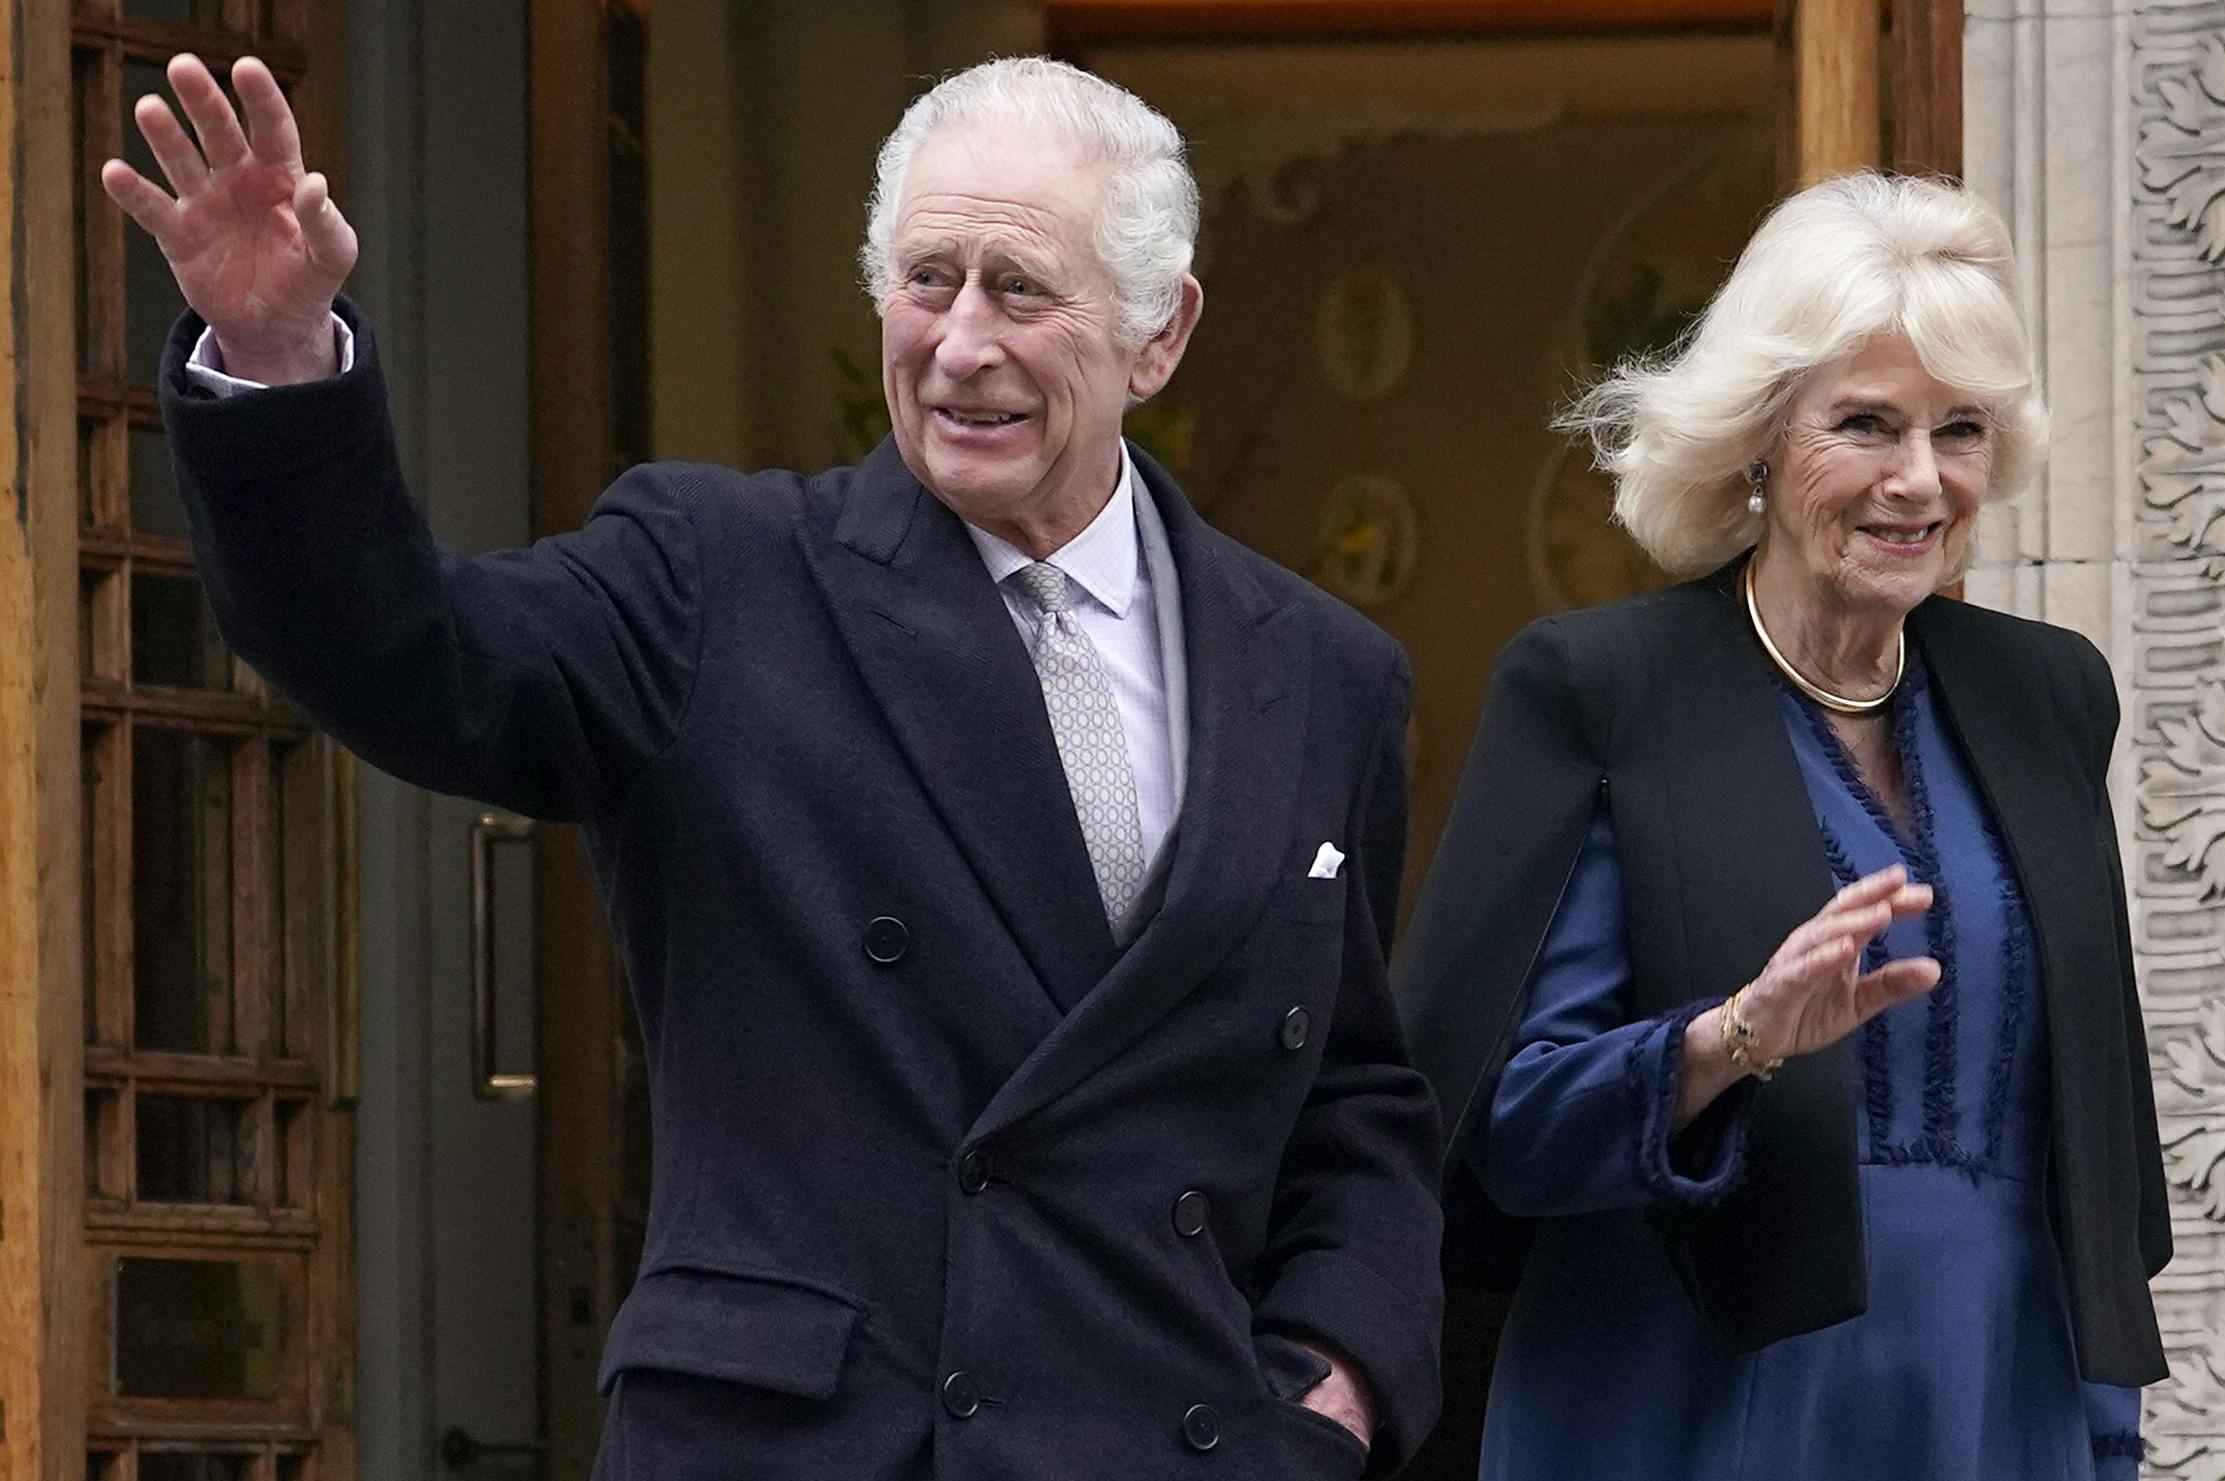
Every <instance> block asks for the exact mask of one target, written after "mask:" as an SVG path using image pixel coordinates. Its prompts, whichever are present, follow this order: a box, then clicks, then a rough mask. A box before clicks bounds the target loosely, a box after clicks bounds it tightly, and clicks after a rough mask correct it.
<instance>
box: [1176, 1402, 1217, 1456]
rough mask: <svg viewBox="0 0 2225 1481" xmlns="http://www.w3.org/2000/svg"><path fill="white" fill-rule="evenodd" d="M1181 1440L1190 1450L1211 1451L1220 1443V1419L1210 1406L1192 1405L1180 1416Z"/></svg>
mask: <svg viewBox="0 0 2225 1481" xmlns="http://www.w3.org/2000/svg"><path fill="white" fill-rule="evenodd" d="M1182 1438H1183V1439H1184V1440H1186V1441H1188V1442H1189V1446H1190V1448H1191V1449H1192V1450H1211V1449H1212V1448H1213V1447H1214V1446H1216V1445H1218V1444H1220V1443H1221V1417H1220V1416H1219V1415H1218V1414H1215V1413H1214V1412H1213V1410H1212V1406H1210V1405H1207V1404H1192V1405H1191V1406H1190V1412H1189V1413H1187V1414H1185V1415H1183V1416H1182Z"/></svg>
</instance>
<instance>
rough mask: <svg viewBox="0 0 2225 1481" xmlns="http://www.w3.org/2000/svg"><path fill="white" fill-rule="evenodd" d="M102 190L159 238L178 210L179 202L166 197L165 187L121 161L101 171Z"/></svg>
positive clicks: (116, 161) (148, 232)
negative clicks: (174, 212) (173, 213)
mask: <svg viewBox="0 0 2225 1481" xmlns="http://www.w3.org/2000/svg"><path fill="white" fill-rule="evenodd" d="M100 188H101V189H103V190H105V191H107V192H108V198H109V199H110V200H112V201H114V202H115V203H116V204H117V205H118V206H121V207H122V208H123V211H124V214H125V215H127V216H129V217H130V218H131V219H132V220H134V221H136V222H138V223H139V224H140V226H141V227H143V228H145V230H146V232H147V234H148V235H150V236H153V237H158V238H159V237H160V236H161V235H162V234H163V232H164V231H165V230H167V229H168V227H169V225H170V213H171V212H172V211H173V210H175V209H176V208H177V202H176V201H173V200H171V199H170V197H169V196H167V195H165V194H163V191H162V187H161V186H159V185H157V184H155V183H154V182H153V181H152V180H149V179H148V178H147V177H146V176H144V175H142V174H140V173H139V172H138V171H137V170H135V169H133V168H132V167H131V166H130V165H127V164H125V163H124V162H123V161H122V160H120V159H112V160H110V161H109V162H108V163H107V164H104V165H102V166H101V167H100Z"/></svg>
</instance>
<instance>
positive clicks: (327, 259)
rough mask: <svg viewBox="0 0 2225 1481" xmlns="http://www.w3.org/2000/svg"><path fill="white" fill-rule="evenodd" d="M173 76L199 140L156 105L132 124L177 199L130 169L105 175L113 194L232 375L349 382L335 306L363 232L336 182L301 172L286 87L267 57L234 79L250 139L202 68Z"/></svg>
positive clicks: (239, 69) (187, 67)
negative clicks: (334, 191) (334, 189)
mask: <svg viewBox="0 0 2225 1481" xmlns="http://www.w3.org/2000/svg"><path fill="white" fill-rule="evenodd" d="M169 76H170V86H171V87H172V89H174V90H175V91H176V93H177V95H178V101H179V102H180V103H181V104H183V105H184V108H185V116H186V118H187V119H188V120H189V121H191V123H192V125H193V134H192V135H191V136H189V135H188V134H187V133H186V130H185V125H184V124H181V123H180V122H179V121H178V118H177V115H176V114H174V113H172V112H171V111H170V107H169V105H168V104H167V103H165V102H164V101H163V100H162V99H161V98H159V97H156V96H154V95H152V94H150V95H148V96H147V97H143V98H141V99H140V100H139V101H138V103H137V104H136V105H135V106H134V107H133V108H132V118H133V120H134V121H135V122H137V123H138V125H139V132H140V133H141V134H142V135H143V136H144V137H145V138H146V141H147V145H148V147H149V148H150V149H152V150H153V151H154V157H155V159H156V161H157V162H158V163H159V164H160V165H161V166H162V173H163V175H164V177H165V178H167V179H168V181H169V182H170V189H171V190H172V191H175V192H176V195H175V196H174V197H173V196H172V195H170V194H169V193H167V192H165V191H164V190H163V189H162V187H160V186H158V185H156V184H155V183H154V182H153V181H151V180H149V179H147V177H146V176H144V175H142V174H140V173H139V172H138V171H137V170H135V169H133V168H132V167H131V166H130V165H128V164H125V163H124V162H123V161H122V160H120V159H112V160H110V161H108V163H107V164H105V165H103V166H102V167H101V172H100V183H101V187H102V188H103V189H105V190H106V191H107V192H108V195H109V199H111V200H113V201H115V203H116V204H117V205H119V206H121V207H122V208H123V209H124V211H125V212H126V213H127V214H129V215H130V217H131V219H132V220H134V221H136V222H138V223H139V224H140V225H141V226H142V227H145V228H146V230H147V232H148V234H149V235H150V236H152V237H153V238H154V239H155V242H156V243H157V244H158V245H159V246H160V247H161V248H162V255H163V257H164V258H165V259H166V260H167V261H168V262H169V264H170V271H171V272H172V273H173V274H174V275H175V276H176V277H177V280H178V287H179V288H180V289H181V290H182V291H183V292H184V294H185V301H186V302H187V303H188V304H190V305H191V306H192V308H193V311H194V312H195V313H197V314H199V315H200V316H201V317H202V318H203V319H206V320H207V321H208V324H209V327H210V328H211V329H213V330H214V331H215V332H216V343H217V349H218V350H219V352H221V353H222V355H223V356H224V369H225V370H226V371H227V372H228V373H229V374H232V375H236V376H239V377H241V378H242V379H244V380H254V381H262V382H264V383H265V384H269V385H287V384H292V383H294V382H297V381H308V380H318V379H322V378H323V377H325V376H329V375H332V374H334V373H336V372H337V371H338V369H339V364H338V360H337V352H336V350H335V347H334V344H333V335H332V319H331V315H332V301H333V299H334V298H335V297H337V296H338V294H339V292H340V285H341V284H342V283H343V282H345V281H346V280H347V276H348V271H349V269H351V268H353V267H354V266H355V256H356V242H355V228H354V227H352V226H350V225H348V223H347V220H346V219H345V218H344V217H342V216H341V214H340V208H339V207H338V206H336V205H334V204H333V203H332V199H331V195H330V191H329V188H328V186H327V185H326V182H325V177H324V176H322V175H319V174H314V173H310V172H307V171H305V170H304V169H303V168H302V162H301V134H300V131H299V130H298V129H297V128H296V127H295V126H294V114H293V109H292V108H290V107H289V106H287V103H286V95H285V94H284V93H283V92H281V91H280V90H279V87H278V79H277V78H275V77H273V76H271V73H270V69H269V68H268V67H266V66H264V65H263V64H262V63H261V62H260V61H258V60H256V59H255V58H254V57H242V58H240V60H239V61H238V63H237V64H235V65H234V66H233V68H232V86H233V87H234V88H235V89H236V90H237V91H238V93H239V98H240V103H241V105H242V107H243V108H244V109H245V110H246V113H247V127H246V129H245V130H242V129H241V127H240V120H239V115H238V114H236V113H234V112H233V111H232V104H231V100H230V99H228V98H226V97H225V96H224V90H223V89H222V88H220V87H218V86H217V83H216V79H215V78H214V77H212V76H211V75H210V74H209V69H208V67H207V66H206V65H205V64H203V62H202V61H201V59H200V58H199V57H196V56H191V55H180V56H175V57H172V58H171V59H170V68H169ZM196 138H198V140H199V143H198V145H196V143H195V139H196Z"/></svg>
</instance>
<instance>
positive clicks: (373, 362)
mask: <svg viewBox="0 0 2225 1481" xmlns="http://www.w3.org/2000/svg"><path fill="white" fill-rule="evenodd" d="M342 307H343V309H344V310H346V311H348V312H350V313H351V314H352V310H347V306H346V305H343V306H342ZM200 328H201V326H200V323H199V321H198V320H195V319H193V318H192V316H190V315H188V316H187V318H186V319H185V320H184V321H182V322H181V323H180V325H179V327H178V329H177V330H176V331H174V332H173V334H172V336H171V340H170V346H169V349H168V351H167V353H166V354H165V357H164V362H163V369H162V400H163V414H164V418H165V421H166V423H167V425H168V429H169V433H170V445H171V450H172V454H173V458H174V461H175V463H176V468H177V477H178V488H179V492H180V494H181V496H182V497H183V498H184V500H185V505H186V514H187V519H188V522H189V525H190V527H191V530H192V535H193V543H194V548H195V552H196V554H197V556H198V558H199V561H200V570H201V575H202V579H203V581H204V582H205V583H206V584H207V588H208V594H209V602H210V605H211V606H212V608H213V609H214V610H215V613H216V617H217V622H218V625H219V627H220V628H221V629H222V631H223V634H224V638H225V641H226V642H227V643H229V644H230V645H231V646H232V648H233V650H234V651H235V652H237V653H238V654H239V655H240V656H241V657H242V658H244V659H246V660H247V662H248V663H250V664H251V665H253V666H254V668H255V669H256V671H257V672H258V673H259V674H261V675H262V676H263V678H265V679H266V680H267V681H269V683H270V684H271V685H272V686H273V687H274V688H276V689H277V690H278V691H279V692H280V693H282V694H284V695H285V696H286V697H287V698H288V699H289V700H291V701H292V702H293V703H294V704H296V705H298V706H299V707H300V708H301V710H302V711H303V712H304V713H305V714H307V715H308V716H309V717H310V718H311V719H312V720H314V721H315V722H316V723H317V724H318V725H319V726H321V727H322V728H324V729H325V730H328V731H330V732H331V733H332V734H333V735H335V736H336V737H338V738H339V739H340V740H341V741H342V742H343V743H344V744H346V745H347V746H348V747H349V748H350V749H351V750H353V751H355V752H357V753H358V754H359V755H361V756H363V757H364V759H366V760H368V761H370V762H371V763H372V764H374V765H376V766H378V767H380V768H381V769H383V770H386V771H388V772H391V773H393V774H394V775H396V776H398V777H401V778H403V779H404V780H406V781H410V782H414V783H417V784H418V785H421V786H425V787H430V788H433V789H435V790H438V791H443V792H454V793H461V794H464V795H466V796H470V797H474V798H478V799H480V800H482V801H486V802H490V803H494V804H496V805H498V806H501V807H505V808H509V809H511V810H514V811H517V812H522V813H527V814H531V815H533V816H536V817H542V818H551V819H558V820H564V821H575V820H582V819H585V818H588V817H590V816H593V815H594V814H596V813H598V812H600V811H602V810H604V809H606V808H607V807H608V806H610V805H611V803H612V802H614V801H615V799H616V798H618V797H619V796H620V795H622V794H623V792H624V790H625V787H626V782H627V779H628V778H629V777H630V776H633V775H635V774H638V772H639V769H640V768H641V766H642V765H643V763H645V762H646V761H648V760H650V759H652V758H654V757H655V756H656V755H657V754H658V753H659V752H660V751H661V750H662V748H663V747H664V746H666V745H667V744H669V743H670V741H671V739H672V738H673V736H674V735H675V734H676V733H677V731H678V728H679V724H680V721H681V718H682V716H683V714H684V712H685V709H686V706H687V701H688V699H689V697H690V694H691V693H692V689H693V684H694V676H695V667H696V656H697V652H696V650H697V644H698V632H699V628H700V618H699V606H700V580H699V574H698V570H697V540H696V532H695V524H694V518H693V512H692V506H693V504H694V502H695V500H696V498H697V497H698V492H699V491H698V489H697V487H696V484H695V479H694V477H693V475H691V474H690V473H688V472H687V471H685V470H679V469H673V468H669V467H668V468H646V469H636V470H635V471H633V472H632V473H629V474H627V475H626V476H625V477H624V478H622V479H620V480H619V482H618V483H617V484H615V485H614V486H612V488H611V489H610V490H609V491H608V492H607V493H605V494H604V495H603V497H602V498H601V499H600V500H599V501H598V502H597V504H596V506H595V509H594V512H593V514H592V515H591V516H590V518H589V519H588V522H587V524H586V525H585V526H584V527H583V528H581V529H580V530H578V531H576V532H575V533H572V534H569V535H565V536H561V537H558V538H555V539H549V540H543V541H541V542H539V543H538V544H536V545H534V546H533V547H531V548H530V549H527V550H517V551H506V552H501V553H498V554H494V555H489V556H483V557H477V558H472V557H467V556H464V555H461V554H459V553H458V552H456V551H454V550H452V549H449V548H448V547H446V546H444V545H442V544H441V543H440V542H439V541H437V540H436V539H434V537H433V534H432V531H431V529H430V527H429V526H428V525H427V523H426V520H425V516H424V513H423V511H422V510H420V509H419V508H418V506H417V505H416V503H415V502H414V501H413V500H412V499H411V498H410V496H409V493H408V490H407V489H406V488H405V487H404V483H403V478H402V472H401V465H400V461H399V457H398V455H397V453H396V450H395V444H394V433H393V427H392V425H391V423H390V421H389V419H388V414H387V400H386V386H385V382H384V379H383V377H382V376H381V374H380V371H379V366H378V357H377V353H376V350H375V348H374V347H373V345H372V343H371V336H370V334H369V333H368V331H367V330H365V329H364V328H363V327H362V325H361V324H360V322H358V323H357V324H356V326H355V328H356V340H357V355H356V363H355V365H354V368H353V369H351V370H350V371H348V372H347V373H346V374H344V375H342V376H339V377H336V378H334V379H332V380H327V381H319V382H315V383H311V384H307V385H300V386H286V387H278V388H274V389H269V390H258V391H250V392H245V393H242V394H239V395H235V396H231V397H227V398H224V399H222V400H219V399H216V398H215V397H213V396H211V395H209V394H208V393H207V392H206V391H205V390H201V389H199V388H196V387H194V386H193V385H192V384H191V383H190V382H189V381H188V379H187V377H186V376H185V374H184V363H185V359H186V356H187V355H188V354H189V353H190V351H191V349H192V345H193V343H194V340H195V338H196V337H197V335H198V334H199V332H200Z"/></svg>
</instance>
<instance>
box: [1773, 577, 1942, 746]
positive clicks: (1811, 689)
mask: <svg viewBox="0 0 2225 1481" xmlns="http://www.w3.org/2000/svg"><path fill="white" fill-rule="evenodd" d="M1739 584H1740V585H1741V586H1743V587H1744V588H1745V592H1746V615H1747V616H1748V617H1749V618H1751V619H1753V623H1754V636H1755V637H1757V638H1759V639H1760V640H1761V651H1762V652H1764V653H1766V654H1768V655H1769V661H1770V662H1771V663H1773V664H1775V665H1777V672H1779V673H1781V674H1783V675H1784V676H1785V677H1786V678H1788V679H1790V680H1792V683H1793V687H1794V688H1796V689H1798V690H1799V691H1800V692H1801V693H1802V694H1805V695H1807V696H1808V698H1810V699H1812V700H1814V701H1815V702H1816V703H1817V704H1819V705H1822V706H1823V707H1824V708H1825V709H1827V710H1834V711H1836V712H1838V713H1839V714H1842V715H1874V714H1876V713H1877V712H1878V711H1879V710H1881V709H1883V708H1885V702H1886V701H1887V700H1889V699H1891V698H1892V697H1893V691H1894V690H1896V689H1898V688H1900V687H1901V675H1903V674H1905V673H1907V672H1908V629H1907V628H1906V627H1903V628H1902V629H1901V631H1900V647H1899V651H1898V652H1896V653H1895V654H1894V657H1893V682H1892V683H1890V684H1888V685H1886V686H1885V692H1884V693H1883V694H1880V695H1879V696H1878V697H1877V698H1875V699H1848V698H1847V697H1846V696H1845V695H1843V694H1833V693H1832V692H1831V691H1830V690H1828V689H1826V688H1824V687H1823V686H1822V685H1821V684H1818V683H1815V682H1813V681H1812V680H1810V679H1809V678H1808V677H1807V676H1806V675H1805V674H1803V673H1801V672H1800V670H1798V669H1796V668H1794V667H1793V666H1792V660H1791V659H1789V658H1786V657H1785V655H1784V654H1783V653H1781V652H1779V651H1778V649H1777V645H1776V643H1775V642H1773V641H1772V640H1771V639H1770V636H1769V629H1768V628H1766V627H1764V626H1763V625H1762V620H1761V606H1760V604H1759V603H1757V602H1756V601H1755V600H1754V563H1753V561H1752V560H1748V561H1747V562H1746V570H1745V571H1744V573H1743V574H1742V576H1741V578H1740V583H1739Z"/></svg>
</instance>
